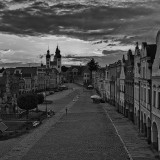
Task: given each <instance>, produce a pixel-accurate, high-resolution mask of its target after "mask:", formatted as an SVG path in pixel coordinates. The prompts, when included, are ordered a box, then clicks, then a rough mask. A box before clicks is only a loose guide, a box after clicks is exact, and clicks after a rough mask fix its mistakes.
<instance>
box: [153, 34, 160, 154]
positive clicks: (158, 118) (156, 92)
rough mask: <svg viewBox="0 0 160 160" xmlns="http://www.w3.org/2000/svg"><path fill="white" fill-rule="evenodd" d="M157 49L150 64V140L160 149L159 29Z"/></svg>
mask: <svg viewBox="0 0 160 160" xmlns="http://www.w3.org/2000/svg"><path fill="white" fill-rule="evenodd" d="M156 44H157V50H156V55H155V59H154V63H153V66H152V108H151V111H152V117H151V142H152V145H153V146H154V148H156V149H157V150H158V151H160V31H159V32H158V33H157V37H156Z"/></svg>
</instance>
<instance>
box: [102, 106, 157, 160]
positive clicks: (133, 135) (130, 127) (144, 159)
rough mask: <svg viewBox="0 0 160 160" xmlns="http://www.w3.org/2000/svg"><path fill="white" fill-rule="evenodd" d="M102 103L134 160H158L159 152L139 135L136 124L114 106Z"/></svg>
mask: <svg viewBox="0 0 160 160" xmlns="http://www.w3.org/2000/svg"><path fill="white" fill-rule="evenodd" d="M101 105H102V106H103V108H104V110H105V111H106V114H107V115H108V116H109V117H110V119H111V121H112V122H113V124H114V126H115V128H116V129H117V131H118V134H119V136H120V137H121V138H122V140H123V142H124V144H125V146H126V148H127V150H128V151H129V153H130V155H131V157H132V158H133V160H156V158H155V157H156V156H157V155H158V152H157V153H154V152H153V151H152V150H151V147H150V145H149V144H148V143H147V141H146V140H145V138H144V137H142V136H140V135H139V133H138V130H137V128H136V126H135V125H134V124H133V123H132V122H131V121H129V120H128V118H125V117H124V116H123V115H122V114H120V113H118V112H117V111H116V108H115V107H114V106H112V105H110V104H106V103H105V104H101Z"/></svg>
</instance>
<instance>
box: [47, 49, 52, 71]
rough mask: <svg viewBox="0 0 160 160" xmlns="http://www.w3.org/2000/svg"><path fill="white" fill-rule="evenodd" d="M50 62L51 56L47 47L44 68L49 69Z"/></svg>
mask: <svg viewBox="0 0 160 160" xmlns="http://www.w3.org/2000/svg"><path fill="white" fill-rule="evenodd" d="M50 60H51V55H50V51H49V47H48V50H47V54H46V68H50Z"/></svg>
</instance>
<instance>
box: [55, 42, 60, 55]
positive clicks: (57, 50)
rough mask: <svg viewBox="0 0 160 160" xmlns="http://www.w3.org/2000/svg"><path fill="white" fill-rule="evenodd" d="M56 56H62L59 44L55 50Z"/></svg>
mask: <svg viewBox="0 0 160 160" xmlns="http://www.w3.org/2000/svg"><path fill="white" fill-rule="evenodd" d="M55 56H56V57H57V58H61V54H60V50H59V48H58V45H57V48H56V51H55Z"/></svg>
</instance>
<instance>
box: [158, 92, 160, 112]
mask: <svg viewBox="0 0 160 160" xmlns="http://www.w3.org/2000/svg"><path fill="white" fill-rule="evenodd" d="M157 100H158V109H160V92H158V99H157Z"/></svg>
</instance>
